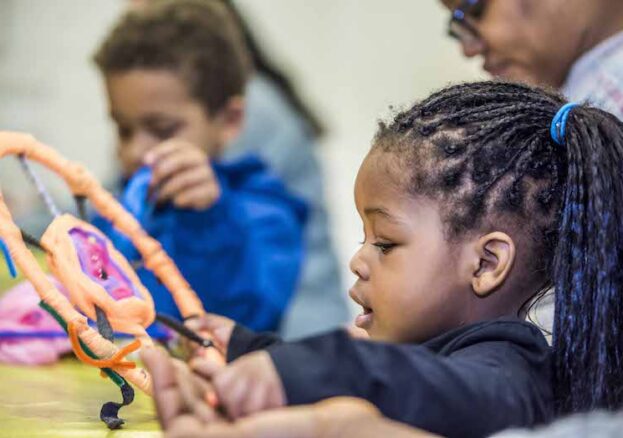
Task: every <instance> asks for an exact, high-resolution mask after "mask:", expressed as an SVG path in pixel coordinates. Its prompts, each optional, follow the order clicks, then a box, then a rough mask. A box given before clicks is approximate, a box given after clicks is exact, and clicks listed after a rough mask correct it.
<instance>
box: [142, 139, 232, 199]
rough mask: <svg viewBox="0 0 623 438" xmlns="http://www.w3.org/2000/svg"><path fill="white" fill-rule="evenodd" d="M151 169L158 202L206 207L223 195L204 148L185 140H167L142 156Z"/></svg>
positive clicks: (151, 185)
mask: <svg viewBox="0 0 623 438" xmlns="http://www.w3.org/2000/svg"><path fill="white" fill-rule="evenodd" d="M143 161H144V163H145V165H147V166H149V167H151V168H152V171H153V177H152V180H151V183H150V188H151V189H152V190H155V192H156V195H157V196H156V201H157V202H169V201H170V202H172V203H173V205H175V206H176V207H178V208H188V209H194V210H205V209H206V208H208V207H211V206H212V205H213V204H214V203H215V202H216V201H217V200H218V198H219V197H220V195H221V189H220V186H219V183H218V180H217V178H216V175H215V174H214V171H213V170H212V167H211V166H210V164H209V159H208V156H207V154H206V152H205V151H203V150H202V149H201V148H199V147H198V146H195V145H193V144H191V143H188V142H186V141H183V140H176V139H173V140H168V141H165V142H163V143H161V144H159V145H158V146H156V147H155V148H153V149H151V150H150V151H149V152H147V154H146V155H145V157H144V159H143Z"/></svg>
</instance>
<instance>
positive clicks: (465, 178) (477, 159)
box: [373, 82, 623, 413]
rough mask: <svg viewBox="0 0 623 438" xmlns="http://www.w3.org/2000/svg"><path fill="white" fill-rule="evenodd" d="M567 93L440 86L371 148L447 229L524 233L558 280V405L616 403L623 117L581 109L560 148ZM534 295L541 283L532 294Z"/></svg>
mask: <svg viewBox="0 0 623 438" xmlns="http://www.w3.org/2000/svg"><path fill="white" fill-rule="evenodd" d="M564 103H565V102H564V99H563V98H562V97H560V96H559V95H557V94H555V93H552V92H548V91H543V90H540V89H536V88H532V87H529V86H526V85H520V84H513V83H506V82H479V83H469V84H463V85H457V86H452V87H449V88H446V89H444V90H441V91H439V92H437V93H435V94H433V95H432V96H430V97H429V98H428V99H426V100H424V101H423V102H420V103H418V104H416V105H415V106H413V107H412V108H410V109H409V110H407V111H404V112H401V113H399V114H398V115H397V116H396V117H395V119H394V120H393V121H392V122H391V123H390V124H384V123H381V125H380V129H379V131H378V133H377V135H376V138H375V142H374V148H373V149H374V150H376V151H383V152H391V153H393V154H394V155H396V156H397V157H398V158H399V162H400V165H401V168H403V169H407V171H406V172H405V178H404V184H405V185H406V186H407V187H408V190H409V191H412V192H413V193H418V194H423V195H426V196H429V197H432V198H433V199H437V200H438V201H440V204H441V205H442V206H443V210H442V211H443V215H444V220H445V223H446V224H447V233H448V237H449V238H456V237H459V236H460V235H461V234H463V233H466V232H469V231H472V230H478V229H479V228H481V227H483V226H485V227H486V226H487V225H489V226H490V225H493V224H498V223H506V224H511V226H513V227H514V228H515V229H517V230H519V232H520V233H521V234H520V236H522V238H523V237H525V238H526V239H529V241H530V248H531V251H532V254H531V260H532V262H531V265H532V268H533V271H532V272H534V275H537V276H538V280H539V281H542V284H543V290H545V289H546V288H548V287H551V286H554V287H555V294H556V300H555V301H556V313H555V321H554V331H553V345H554V351H555V358H554V377H555V397H556V403H557V410H558V411H559V412H561V413H563V412H574V411H581V410H588V409H593V408H598V407H600V408H610V409H614V408H619V407H621V406H622V403H623V295H622V292H623V290H622V289H623V265H622V263H621V262H622V260H623V175H622V172H623V124H621V122H619V121H618V120H617V119H616V118H615V117H614V116H612V115H611V114H609V113H606V112H604V111H601V110H598V109H595V108H590V107H588V106H579V107H576V108H575V109H573V111H572V112H571V114H570V116H569V120H568V123H567V129H566V135H565V138H564V143H563V145H559V144H557V143H556V142H555V141H554V140H553V139H552V137H551V135H550V126H551V123H552V120H553V119H554V117H555V115H556V114H557V112H558V110H559V109H560V108H561V107H562V106H563V104H564ZM536 292H539V291H535V293H536Z"/></svg>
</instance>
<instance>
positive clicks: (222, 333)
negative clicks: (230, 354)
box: [184, 313, 236, 364]
mask: <svg viewBox="0 0 623 438" xmlns="http://www.w3.org/2000/svg"><path fill="white" fill-rule="evenodd" d="M184 324H185V325H186V326H187V327H188V328H189V329H191V330H192V331H194V332H196V333H198V334H199V335H201V336H202V337H204V338H206V339H211V340H212V342H213V343H214V346H215V347H216V350H218V353H219V355H220V357H221V361H220V362H221V363H222V364H225V359H226V358H227V347H228V346H229V340H230V339H231V334H232V332H233V331H234V327H235V326H236V323H235V322H234V321H233V320H231V319H229V318H226V317H224V316H219V315H214V314H210V313H206V314H205V315H203V316H200V317H198V318H192V319H189V320H187V321H186V322H185V323H184ZM210 351H212V352H213V351H214V349H213V348H209V349H207V350H206V349H205V348H202V347H199V346H198V345H197V344H195V343H194V342H186V352H187V356H188V358H189V360H192V359H194V358H205V357H206V354H207V353H209V352H210ZM208 356H210V354H208ZM211 358H212V359H215V357H214V354H212V357H211Z"/></svg>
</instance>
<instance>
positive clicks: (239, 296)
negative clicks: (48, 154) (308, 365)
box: [94, 156, 307, 330]
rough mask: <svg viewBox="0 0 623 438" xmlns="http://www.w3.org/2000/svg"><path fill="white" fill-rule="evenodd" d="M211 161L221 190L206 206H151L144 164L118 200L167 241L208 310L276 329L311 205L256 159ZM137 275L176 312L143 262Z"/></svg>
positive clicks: (130, 251)
mask: <svg viewBox="0 0 623 438" xmlns="http://www.w3.org/2000/svg"><path fill="white" fill-rule="evenodd" d="M212 165H213V168H214V171H215V173H216V175H217V178H218V180H219V183H220V186H221V192H222V194H221V197H220V199H219V200H218V201H217V202H216V204H214V205H213V206H212V207H211V208H209V209H207V210H204V211H195V210H182V209H178V208H175V207H173V206H172V205H165V206H162V207H153V205H151V204H150V203H149V202H146V199H147V189H148V182H149V177H150V174H149V171H148V170H147V169H142V170H141V171H139V172H138V173H137V174H136V175H135V176H134V177H133V178H132V179H131V180H130V181H129V182H128V184H127V185H126V188H125V191H124V193H123V195H122V198H121V201H122V203H123V204H124V206H125V207H126V208H127V209H128V210H129V211H130V212H131V213H132V214H134V216H135V217H137V219H138V220H139V222H140V223H141V225H142V226H143V227H144V228H145V230H146V231H147V232H148V233H149V234H150V235H151V236H152V237H154V238H156V239H157V240H158V241H159V242H160V243H161V244H162V246H163V247H164V249H165V250H166V252H167V253H168V254H169V256H170V257H171V258H172V259H173V260H174V261H175V263H176V264H177V266H178V268H179V269H180V271H181V272H182V274H183V275H184V277H185V278H186V280H187V281H188V282H189V283H190V285H191V286H192V288H193V289H194V290H195V291H196V292H197V294H198V295H199V297H200V299H201V301H202V302H203V305H204V307H205V309H206V310H207V311H208V312H211V313H217V314H220V315H224V316H227V317H229V318H232V319H234V320H235V321H238V322H240V323H242V324H245V325H248V326H249V327H252V328H253V329H255V330H275V329H277V328H278V326H279V324H280V321H281V318H282V315H283V313H284V311H285V309H286V307H287V306H288V303H289V301H290V298H291V297H292V295H293V293H294V291H295V289H296V286H297V281H298V278H299V272H300V268H301V264H302V260H303V228H304V224H305V220H306V216H307V208H306V206H305V204H304V203H303V202H302V201H300V200H299V199H298V198H296V197H294V196H292V195H290V194H289V193H288V192H287V191H286V189H285V187H284V185H283V184H282V183H281V181H280V180H279V179H278V178H277V177H276V176H274V175H273V174H271V173H270V172H269V171H268V170H267V168H266V167H265V166H264V165H263V164H262V163H261V162H260V161H259V160H258V159H256V158H255V157H252V156H246V157H243V158H241V159H238V160H236V161H231V162H227V163H212ZM94 223H95V225H97V226H98V227H99V228H100V229H101V230H102V231H103V232H104V233H106V234H107V235H108V236H109V237H110V238H111V240H112V241H113V244H114V245H115V246H116V247H117V248H118V249H119V250H120V251H121V252H122V253H123V254H124V255H125V256H126V257H127V258H128V259H129V260H137V259H139V256H138V253H137V252H136V250H135V249H134V247H133V246H132V244H131V243H130V242H129V241H128V239H127V238H125V237H124V236H122V235H121V234H120V233H118V232H117V231H115V230H114V229H113V228H112V227H111V225H110V223H108V222H106V221H104V220H102V219H101V218H98V219H96V220H95V221H94ZM137 273H138V274H139V277H140V279H141V281H142V282H143V284H144V285H145V287H147V289H148V290H149V291H150V292H151V294H152V296H153V298H154V301H155V303H156V310H157V311H158V312H161V313H165V314H168V315H172V316H176V317H179V316H180V314H179V311H178V310H177V307H176V305H175V302H174V301H173V298H172V296H171V295H170V294H169V292H168V291H167V290H166V288H164V287H163V286H162V285H161V284H160V283H159V282H158V280H157V279H156V278H155V276H154V275H153V274H152V273H151V272H149V271H147V270H146V269H145V268H140V269H139V270H138V271H137Z"/></svg>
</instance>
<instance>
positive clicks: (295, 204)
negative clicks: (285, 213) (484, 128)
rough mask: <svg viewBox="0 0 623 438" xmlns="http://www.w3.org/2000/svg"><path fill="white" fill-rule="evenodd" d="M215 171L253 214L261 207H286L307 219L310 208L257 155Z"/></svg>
mask: <svg viewBox="0 0 623 438" xmlns="http://www.w3.org/2000/svg"><path fill="white" fill-rule="evenodd" d="M213 166H214V170H215V172H216V174H217V176H218V178H219V181H220V182H221V186H223V187H226V190H227V191H229V192H231V193H235V194H238V195H239V196H238V197H237V198H238V199H239V200H241V201H242V200H246V202H245V203H246V204H250V205H251V206H252V207H253V210H254V211H255V210H257V207H258V205H266V206H271V205H272V206H273V207H276V206H277V205H280V206H283V205H286V206H287V208H288V209H290V210H292V211H294V212H295V214H296V216H297V217H298V218H299V220H300V221H305V218H306V217H307V204H306V203H305V201H304V200H303V199H301V198H300V197H298V196H296V195H294V194H293V193H291V192H290V191H289V190H288V189H287V187H286V186H285V184H284V183H283V181H282V180H281V179H280V178H279V177H278V176H277V174H276V173H275V172H273V171H272V169H270V167H268V166H267V165H266V164H265V163H264V161H263V160H262V159H260V158H259V157H258V156H256V155H255V154H245V155H242V156H240V157H238V158H236V159H230V160H223V161H218V162H215V163H213Z"/></svg>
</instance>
